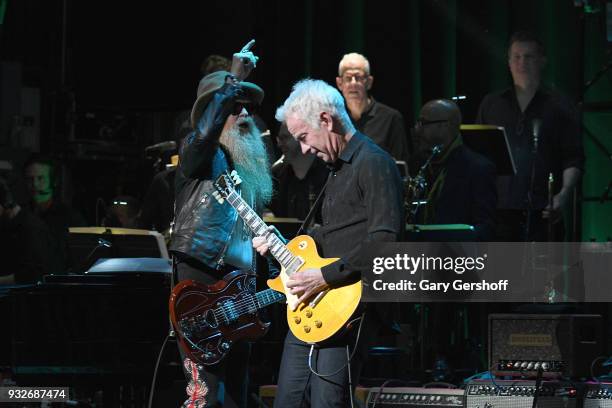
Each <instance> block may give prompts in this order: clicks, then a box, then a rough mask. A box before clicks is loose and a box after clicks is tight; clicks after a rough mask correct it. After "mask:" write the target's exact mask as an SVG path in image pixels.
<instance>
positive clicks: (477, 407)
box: [465, 380, 583, 408]
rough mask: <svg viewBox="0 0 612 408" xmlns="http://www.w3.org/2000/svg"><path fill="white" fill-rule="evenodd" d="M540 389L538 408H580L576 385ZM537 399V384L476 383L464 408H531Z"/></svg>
mask: <svg viewBox="0 0 612 408" xmlns="http://www.w3.org/2000/svg"><path fill="white" fill-rule="evenodd" d="M577 387H578V388H577ZM539 389H540V391H539V393H538V401H537V406H538V408H580V404H579V403H578V402H579V401H580V398H581V396H582V394H583V392H582V388H580V387H579V386H578V385H576V384H573V383H567V382H557V381H542V383H541V384H540V387H539ZM534 395H535V381H507V380H505V381H504V380H495V381H492V380H476V381H471V382H470V383H469V384H468V385H467V387H466V389H465V408H531V407H532V406H533V398H534Z"/></svg>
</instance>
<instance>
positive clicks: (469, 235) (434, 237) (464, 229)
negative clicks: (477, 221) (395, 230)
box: [406, 224, 476, 242]
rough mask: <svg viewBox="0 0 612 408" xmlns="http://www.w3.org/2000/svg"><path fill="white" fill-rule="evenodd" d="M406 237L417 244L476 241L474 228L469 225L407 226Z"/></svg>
mask: <svg viewBox="0 0 612 408" xmlns="http://www.w3.org/2000/svg"><path fill="white" fill-rule="evenodd" d="M406 235H407V237H406V238H407V240H408V241H416V242H469V241H476V232H475V230H474V227H473V226H471V225H468V224H429V225H422V224H406Z"/></svg>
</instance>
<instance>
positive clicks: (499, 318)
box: [488, 314, 603, 378]
mask: <svg viewBox="0 0 612 408" xmlns="http://www.w3.org/2000/svg"><path fill="white" fill-rule="evenodd" d="M488 329H489V333H488V337H489V367H491V368H492V371H493V373H494V374H495V375H498V376H516V377H519V376H521V377H530V376H531V377H535V376H536V374H537V371H538V370H539V369H541V370H542V371H543V376H544V378H556V377H562V376H563V377H586V376H590V375H591V372H590V371H591V363H592V362H593V360H594V359H596V358H597V357H598V356H600V355H601V354H602V352H603V323H602V319H601V316H600V315H570V314H568V315H552V314H551V315H545V314H492V315H489V327H488Z"/></svg>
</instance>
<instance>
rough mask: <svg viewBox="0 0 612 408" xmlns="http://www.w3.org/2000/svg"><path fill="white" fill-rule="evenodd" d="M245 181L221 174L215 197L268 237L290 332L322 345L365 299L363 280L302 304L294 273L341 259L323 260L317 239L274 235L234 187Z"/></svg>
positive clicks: (272, 284) (274, 286) (272, 282)
mask: <svg viewBox="0 0 612 408" xmlns="http://www.w3.org/2000/svg"><path fill="white" fill-rule="evenodd" d="M240 182H241V180H240V177H239V176H238V174H237V173H236V171H232V173H231V179H230V177H228V176H227V175H221V176H220V177H219V178H218V179H217V181H216V182H215V183H214V184H215V188H216V189H217V192H215V193H214V194H213V195H215V197H216V198H217V200H218V201H219V202H220V203H221V204H223V202H224V201H227V202H228V203H229V204H230V205H231V206H232V207H234V209H235V210H236V211H237V212H238V214H239V215H240V217H241V218H242V219H243V220H244V223H245V224H246V225H248V227H249V228H250V229H251V230H252V231H253V233H254V234H255V235H258V236H265V237H266V239H267V241H268V244H269V245H270V253H271V254H272V255H273V256H274V258H275V259H276V260H277V261H278V262H279V263H280V265H281V273H280V274H279V276H278V277H276V278H275V279H270V280H268V282H267V283H268V286H269V287H270V288H272V289H274V290H276V291H278V292H282V293H284V294H285V296H286V297H287V322H288V324H289V329H290V330H291V332H292V333H293V334H294V335H295V337H297V338H298V339H300V340H302V341H304V342H306V343H318V342H321V341H323V340H326V339H328V338H329V337H331V336H332V335H333V334H334V333H336V332H337V331H339V330H340V329H342V328H343V327H344V326H345V325H346V323H347V321H348V320H349V319H350V317H351V316H352V315H353V313H354V312H355V309H357V306H358V305H359V300H360V299H361V281H357V282H355V283H352V284H349V285H345V286H341V287H337V288H329V289H326V290H324V291H322V292H320V293H319V294H317V295H316V296H314V297H313V298H311V299H309V301H308V303H299V304H298V296H296V295H292V294H291V293H289V290H288V289H287V286H286V283H287V280H288V279H289V278H290V277H291V275H293V274H294V273H300V271H303V270H306V269H319V268H322V267H324V266H326V265H329V264H332V263H334V262H336V261H337V260H338V259H339V258H321V257H320V256H319V254H318V252H317V248H316V245H315V242H314V240H313V239H312V238H311V237H309V236H308V235H300V236H297V237H295V238H293V239H292V240H291V241H289V243H288V244H286V245H285V244H284V243H283V242H282V240H281V239H280V238H279V237H277V236H276V235H275V234H274V233H271V232H270V231H269V229H268V226H267V225H266V223H265V222H263V220H262V219H261V218H260V217H259V216H258V215H257V213H255V211H253V209H251V207H249V205H248V204H247V203H246V202H245V201H244V200H243V199H242V197H241V196H240V194H239V193H238V192H237V191H236V190H235V188H234V185H238V184H240Z"/></svg>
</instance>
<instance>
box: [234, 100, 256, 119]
mask: <svg viewBox="0 0 612 408" xmlns="http://www.w3.org/2000/svg"><path fill="white" fill-rule="evenodd" d="M242 109H245V110H246V111H247V113H248V114H249V115H253V114H254V113H256V112H257V105H256V104H254V103H246V102H236V103H235V104H234V109H233V110H232V112H231V114H232V115H236V116H238V115H240V114H241V113H242Z"/></svg>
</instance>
